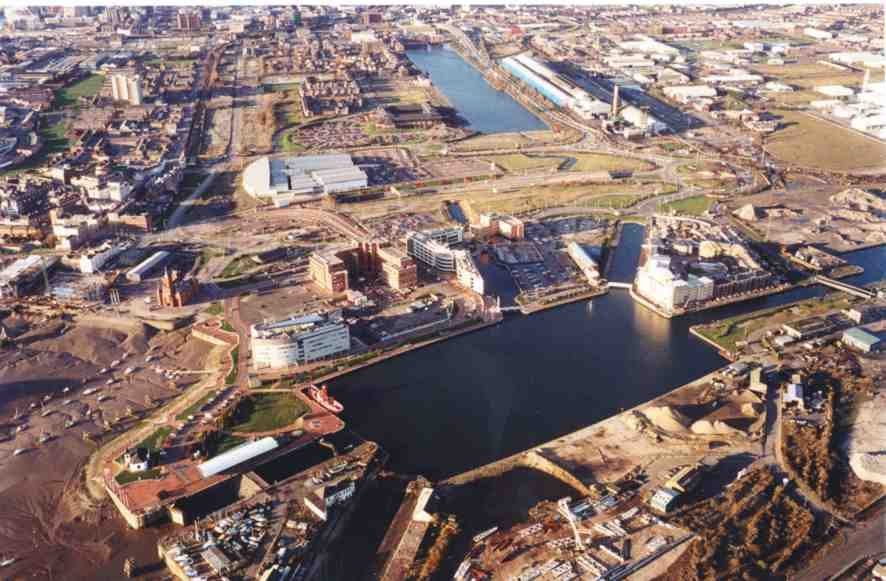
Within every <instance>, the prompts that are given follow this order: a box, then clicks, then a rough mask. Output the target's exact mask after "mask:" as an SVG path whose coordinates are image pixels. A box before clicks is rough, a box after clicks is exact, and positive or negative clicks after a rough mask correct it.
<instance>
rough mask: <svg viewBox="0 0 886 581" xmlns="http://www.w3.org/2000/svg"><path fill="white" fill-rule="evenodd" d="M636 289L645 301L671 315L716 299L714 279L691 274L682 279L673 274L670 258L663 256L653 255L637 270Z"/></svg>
mask: <svg viewBox="0 0 886 581" xmlns="http://www.w3.org/2000/svg"><path fill="white" fill-rule="evenodd" d="M636 286H637V293H639V294H640V295H641V296H642V297H643V298H645V299H646V300H648V301H650V302H652V303H654V304H655V305H657V306H658V307H661V308H662V309H663V310H665V311H667V312H669V313H671V312H674V310H675V309H677V308H681V307H685V306H687V305H688V304H689V303H693V302H701V301H706V300H710V299H711V298H712V297H713V296H714V281H713V279H711V278H708V277H706V276H701V277H698V276H694V275H691V274H690V275H689V276H687V277H686V278H685V279H683V278H681V277H679V276H677V275H676V274H674V272H672V271H671V258H670V257H669V256H665V255H661V254H653V255H652V256H650V257H649V259H648V260H647V261H646V263H645V264H644V265H643V266H642V267H641V268H639V269H638V270H637V278H636Z"/></svg>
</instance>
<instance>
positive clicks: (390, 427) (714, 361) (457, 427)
mask: <svg viewBox="0 0 886 581" xmlns="http://www.w3.org/2000/svg"><path fill="white" fill-rule="evenodd" d="M642 239H643V227H642V226H638V225H633V224H628V225H626V226H625V228H624V232H623V234H622V239H621V244H620V245H619V246H618V249H617V250H616V254H615V258H614V263H613V265H612V271H611V272H612V273H614V274H617V275H618V277H620V278H618V280H621V279H622V278H625V276H626V273H629V272H633V270H634V269H636V266H637V260H638V258H639V253H640V247H641V244H642ZM845 258H847V259H848V260H850V261H851V262H853V263H856V264H860V265H862V266H864V267H865V268H866V272H865V274H863V275H859V276H858V277H854V278H850V279H847V281H851V282H854V283H864V282H869V281H873V280H878V279H880V278H883V276H884V266H886V247H880V248H876V249H871V250H865V251H860V252H857V253H853V254H848V255H846V256H845ZM626 280H630V276H627V278H626ZM824 292H825V290H824V289H823V288H822V287H819V286H815V287H804V288H799V289H797V290H795V291H792V292H789V293H783V294H780V295H774V296H770V297H765V298H761V299H755V300H752V301H748V302H745V303H740V304H736V305H729V306H725V307H721V308H719V309H715V310H712V311H705V312H703V313H696V314H694V315H689V316H685V317H680V318H677V319H673V320H668V319H663V318H661V317H659V316H657V315H655V314H653V313H652V312H650V311H648V310H647V309H645V308H643V307H642V306H640V305H637V304H635V303H634V302H633V301H632V300H631V298H630V296H629V295H628V293H627V292H626V291H624V290H617V289H613V290H612V291H610V293H609V294H607V295H605V296H602V297H599V298H597V299H594V301H593V308H592V309H589V308H588V303H587V302H579V303H574V304H571V305H567V306H563V307H559V308H556V309H551V310H548V311H544V312H541V313H537V314H535V315H531V316H509V317H507V318H506V319H505V321H504V322H503V323H502V324H500V325H497V326H495V327H491V328H488V329H484V330H482V331H478V332H476V333H471V334H468V335H465V336H462V337H459V338H457V339H452V340H449V341H445V342H442V343H438V344H436V345H433V346H431V347H428V348H425V349H421V350H418V351H414V352H412V353H408V354H405V355H401V356H399V357H396V358H394V359H391V360H388V361H386V362H384V363H381V364H378V365H375V366H373V367H368V368H366V369H363V370H360V371H358V372H355V373H352V374H350V375H347V376H345V377H342V378H340V379H338V380H336V381H334V382H332V384H331V388H332V390H333V391H334V393H335V395H336V397H337V398H339V399H340V400H341V401H342V402H343V403H344V405H345V413H344V417H345V420H346V421H347V422H348V424H349V426H350V427H351V428H353V429H354V430H355V431H357V432H358V433H360V434H361V435H362V436H364V437H367V438H369V439H371V440H375V441H377V442H379V443H380V444H381V445H382V446H383V447H384V448H385V449H386V450H387V451H388V452H389V453H390V454H391V462H390V467H391V468H392V469H394V470H397V471H400V472H406V473H422V474H424V475H426V476H428V477H430V478H441V477H445V476H448V475H451V474H455V473H458V472H462V471H464V470H466V469H470V468H473V467H476V466H479V465H482V464H484V463H487V462H490V461H493V460H496V459H499V458H502V457H504V456H507V455H509V454H513V453H516V452H519V451H521V450H524V449H526V448H529V447H532V446H535V445H538V444H540V443H543V442H546V441H549V440H552V439H554V438H556V437H558V436H561V435H563V434H566V433H569V432H571V431H574V430H576V429H578V428H581V427H583V426H586V425H588V424H592V423H594V422H597V421H599V420H602V419H604V418H606V417H609V416H611V415H613V414H615V413H617V412H618V411H619V410H620V409H621V408H629V407H633V406H635V405H638V404H640V403H642V402H644V401H647V400H649V399H652V398H654V397H656V396H658V395H661V394H663V393H665V392H667V391H670V390H671V389H674V388H675V387H678V386H680V385H683V384H685V383H688V382H689V381H691V380H693V379H696V378H698V377H699V376H700V375H703V374H705V373H709V372H710V371H713V370H714V369H716V368H717V367H720V366H722V365H723V364H725V363H726V362H725V360H724V359H722V358H721V357H720V356H719V355H718V354H717V353H716V352H715V351H714V350H713V349H711V348H710V347H709V346H708V345H706V344H705V343H703V342H702V341H700V340H698V339H696V338H695V337H693V336H692V335H690V334H689V327H690V326H692V325H694V324H696V323H701V322H705V321H711V320H714V319H721V318H724V317H727V316H732V315H735V314H738V313H744V312H749V311H753V310H757V309H761V308H765V307H772V306H776V305H779V304H784V303H786V302H790V301H796V300H800V299H804V298H808V297H811V296H817V295H821V294H824Z"/></svg>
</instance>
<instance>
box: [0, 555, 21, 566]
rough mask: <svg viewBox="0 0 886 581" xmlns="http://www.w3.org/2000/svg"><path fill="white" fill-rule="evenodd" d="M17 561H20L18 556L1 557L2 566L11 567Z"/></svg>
mask: <svg viewBox="0 0 886 581" xmlns="http://www.w3.org/2000/svg"><path fill="white" fill-rule="evenodd" d="M16 561H18V557H3V558H2V559H0V568H2V567H9V566H10V565H12V564H13V563H15V562H16Z"/></svg>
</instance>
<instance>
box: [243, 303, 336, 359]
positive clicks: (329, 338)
mask: <svg viewBox="0 0 886 581" xmlns="http://www.w3.org/2000/svg"><path fill="white" fill-rule="evenodd" d="M249 334H250V337H251V338H252V361H253V365H254V366H255V368H256V369H282V368H286V367H292V366H295V365H302V364H305V363H310V362H312V361H318V360H320V359H326V358H329V357H334V356H336V355H341V354H343V353H346V352H347V351H349V350H350V348H351V335H350V331H349V329H348V326H347V324H346V323H345V322H344V321H343V320H342V317H341V312H340V311H333V312H330V313H314V314H310V315H303V316H291V317H288V318H286V319H283V320H280V321H272V322H264V323H258V324H255V325H252V327H250V329H249Z"/></svg>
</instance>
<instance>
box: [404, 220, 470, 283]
mask: <svg viewBox="0 0 886 581" xmlns="http://www.w3.org/2000/svg"><path fill="white" fill-rule="evenodd" d="M463 239H464V230H462V229H461V228H458V227H455V228H439V229H437V230H427V231H425V232H412V233H410V234H409V236H407V238H406V252H407V253H408V254H409V256H412V257H413V258H415V259H416V260H419V261H421V262H423V263H425V264H427V265H428V266H430V267H431V268H434V269H436V270H440V271H443V272H455V255H454V254H453V251H452V249H451V248H450V245H452V244H457V243H459V242H461V241H462V240H463Z"/></svg>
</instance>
